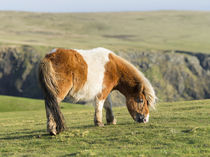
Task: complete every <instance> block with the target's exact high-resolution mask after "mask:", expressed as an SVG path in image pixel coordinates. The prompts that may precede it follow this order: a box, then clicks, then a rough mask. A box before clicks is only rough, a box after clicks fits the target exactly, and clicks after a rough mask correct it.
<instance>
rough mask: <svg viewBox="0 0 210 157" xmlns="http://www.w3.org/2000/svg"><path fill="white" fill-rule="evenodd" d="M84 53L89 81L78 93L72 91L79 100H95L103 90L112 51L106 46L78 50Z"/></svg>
mask: <svg viewBox="0 0 210 157" xmlns="http://www.w3.org/2000/svg"><path fill="white" fill-rule="evenodd" d="M75 51H77V52H78V53H79V54H81V55H82V57H83V58H84V60H85V62H86V63H87V66H88V74H87V81H86V83H85V84H84V86H83V88H81V89H80V90H79V91H78V92H77V93H70V94H71V95H72V96H73V98H74V99H75V100H76V101H78V100H85V101H89V100H93V99H94V98H95V97H96V96H97V94H99V93H101V92H102V89H103V88H105V87H104V86H103V79H104V72H105V65H106V63H107V62H108V61H109V54H110V53H113V52H112V51H110V50H108V49H105V48H95V49H91V50H77V49H75Z"/></svg>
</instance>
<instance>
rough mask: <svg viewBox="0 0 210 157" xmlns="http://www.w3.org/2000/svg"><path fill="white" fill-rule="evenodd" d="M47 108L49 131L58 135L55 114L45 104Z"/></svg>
mask: <svg viewBox="0 0 210 157" xmlns="http://www.w3.org/2000/svg"><path fill="white" fill-rule="evenodd" d="M45 109H46V116H47V131H48V132H49V133H50V134H51V135H56V134H57V131H56V122H55V120H54V118H53V115H52V113H51V111H50V109H49V107H48V106H47V105H45Z"/></svg>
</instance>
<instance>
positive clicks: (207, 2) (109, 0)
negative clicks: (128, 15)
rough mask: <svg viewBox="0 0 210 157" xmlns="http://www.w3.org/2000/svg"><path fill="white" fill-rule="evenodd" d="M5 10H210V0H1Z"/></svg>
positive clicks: (2, 8) (0, 6) (1, 5)
mask: <svg viewBox="0 0 210 157" xmlns="http://www.w3.org/2000/svg"><path fill="white" fill-rule="evenodd" d="M3 10H13V11H32V12H110V11H111V12H119V11H154V10H198V11H210V0H0V11H3Z"/></svg>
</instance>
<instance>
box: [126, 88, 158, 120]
mask: <svg viewBox="0 0 210 157" xmlns="http://www.w3.org/2000/svg"><path fill="white" fill-rule="evenodd" d="M151 91H152V93H149V92H151ZM151 91H148V90H147V89H145V88H144V87H143V86H141V87H140V89H139V90H138V92H136V93H134V94H131V95H129V96H127V99H126V105H127V108H128V111H129V113H130V115H131V116H132V118H133V119H134V120H135V121H137V122H139V123H147V122H148V121H149V107H152V108H154V107H155V106H154V105H155V99H156V97H155V94H154V93H153V92H154V91H153V89H152V90H151Z"/></svg>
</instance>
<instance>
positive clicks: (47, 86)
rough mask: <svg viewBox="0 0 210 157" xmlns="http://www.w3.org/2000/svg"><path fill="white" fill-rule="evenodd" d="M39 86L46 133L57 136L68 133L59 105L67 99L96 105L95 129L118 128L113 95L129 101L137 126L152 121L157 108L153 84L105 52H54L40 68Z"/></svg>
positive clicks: (100, 49)
mask: <svg viewBox="0 0 210 157" xmlns="http://www.w3.org/2000/svg"><path fill="white" fill-rule="evenodd" d="M39 82H40V85H41V87H42V90H43V93H44V99H45V108H46V116H47V130H48V132H49V133H50V134H52V135H56V134H58V133H60V132H62V131H63V130H64V129H65V123H64V116H63V114H62V113H61V110H60V107H59V105H58V104H59V103H60V102H61V101H62V100H63V99H64V98H65V97H66V96H68V97H71V98H72V99H74V100H75V101H78V100H84V101H89V100H93V101H94V106H95V115H94V123H95V125H96V126H103V122H102V109H103V106H104V108H105V110H106V121H107V124H116V119H115V117H114V114H113V112H112V102H111V99H110V96H109V94H110V92H111V91H112V90H118V91H120V92H121V93H122V94H123V95H124V96H125V97H126V105H127V109H128V111H129V113H130V115H131V116H132V118H133V119H134V120H135V121H137V122H139V123H140V122H144V123H146V122H148V121H149V107H152V108H155V100H156V96H155V92H154V90H153V87H152V86H151V84H150V82H149V81H148V80H147V79H146V78H145V77H144V75H143V74H142V73H141V72H140V71H138V70H137V69H136V68H135V67H134V66H133V65H132V64H130V63H129V62H127V61H126V60H124V59H123V58H121V57H119V56H117V55H116V54H114V53H113V52H112V51H110V50H107V49H105V48H95V49H92V50H77V49H61V48H58V49H54V50H52V52H50V53H49V54H47V55H46V56H45V58H44V59H43V60H42V61H41V62H40V65H39Z"/></svg>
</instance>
